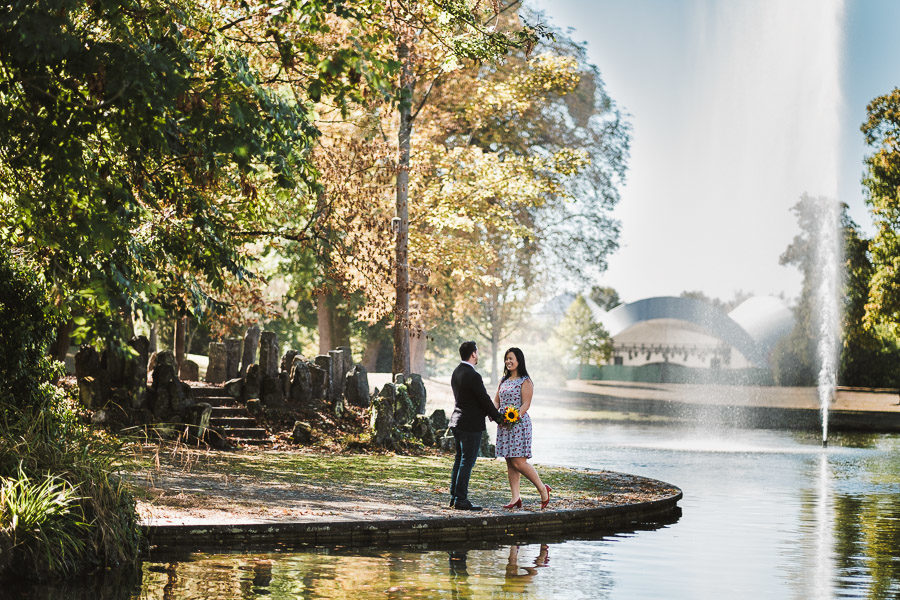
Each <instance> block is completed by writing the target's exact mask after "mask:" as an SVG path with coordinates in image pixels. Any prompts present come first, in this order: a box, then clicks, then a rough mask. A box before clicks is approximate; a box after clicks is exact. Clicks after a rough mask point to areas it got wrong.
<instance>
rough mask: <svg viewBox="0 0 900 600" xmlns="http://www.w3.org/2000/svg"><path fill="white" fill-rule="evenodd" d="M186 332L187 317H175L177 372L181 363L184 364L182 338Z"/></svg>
mask: <svg viewBox="0 0 900 600" xmlns="http://www.w3.org/2000/svg"><path fill="white" fill-rule="evenodd" d="M186 333H187V317H179V318H178V319H175V343H174V344H173V346H174V347H175V364H176V365H178V370H179V372H180V371H181V365H183V364H184V338H185V334H186Z"/></svg>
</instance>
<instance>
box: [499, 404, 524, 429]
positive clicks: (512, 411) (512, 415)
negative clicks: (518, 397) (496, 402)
mask: <svg viewBox="0 0 900 600" xmlns="http://www.w3.org/2000/svg"><path fill="white" fill-rule="evenodd" d="M501 414H502V415H503V424H504V425H506V426H508V427H512V426H513V425H515V424H516V423H518V422H519V419H520V418H521V415H519V409H517V408H516V407H515V406H507V407H506V408H505V409H504V410H503V413H501Z"/></svg>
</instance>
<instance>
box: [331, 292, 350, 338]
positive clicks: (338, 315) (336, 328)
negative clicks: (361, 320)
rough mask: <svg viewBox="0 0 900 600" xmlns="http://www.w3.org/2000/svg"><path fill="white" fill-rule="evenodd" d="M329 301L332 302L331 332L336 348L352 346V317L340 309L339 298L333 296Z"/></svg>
mask: <svg viewBox="0 0 900 600" xmlns="http://www.w3.org/2000/svg"><path fill="white" fill-rule="evenodd" d="M329 300H330V301H331V331H332V335H333V337H332V339H333V340H334V347H335V348H337V347H338V346H350V315H348V314H347V312H346V311H343V310H340V309H339V308H338V306H337V304H338V297H337V296H335V295H331V296H329Z"/></svg>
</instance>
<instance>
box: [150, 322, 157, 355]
mask: <svg viewBox="0 0 900 600" xmlns="http://www.w3.org/2000/svg"><path fill="white" fill-rule="evenodd" d="M158 349H159V327H157V325H156V324H153V325H151V326H150V349H149V352H150V354H153V353H154V352H156V351H157V350H158Z"/></svg>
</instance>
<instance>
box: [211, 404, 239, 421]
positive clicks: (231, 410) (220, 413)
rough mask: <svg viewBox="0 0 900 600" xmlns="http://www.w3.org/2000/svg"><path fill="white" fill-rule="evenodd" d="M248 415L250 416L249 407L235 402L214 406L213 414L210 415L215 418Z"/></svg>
mask: <svg viewBox="0 0 900 600" xmlns="http://www.w3.org/2000/svg"><path fill="white" fill-rule="evenodd" d="M246 416H248V415H247V409H246V408H244V407H243V406H241V405H240V404H235V405H234V406H213V407H212V414H211V415H210V417H211V418H213V419H218V418H227V417H246Z"/></svg>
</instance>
